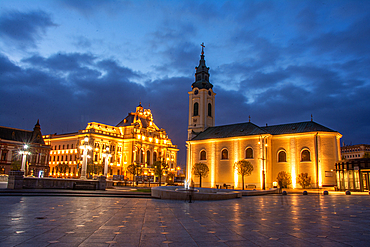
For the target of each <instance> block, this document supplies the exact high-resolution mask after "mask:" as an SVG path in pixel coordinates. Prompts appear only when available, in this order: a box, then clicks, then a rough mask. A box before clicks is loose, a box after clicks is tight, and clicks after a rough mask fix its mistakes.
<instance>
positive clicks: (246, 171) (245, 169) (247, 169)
mask: <svg viewBox="0 0 370 247" xmlns="http://www.w3.org/2000/svg"><path fill="white" fill-rule="evenodd" d="M234 169H235V170H236V171H237V172H238V174H239V175H241V176H242V185H243V187H242V188H243V190H244V176H250V175H251V173H252V171H253V165H252V164H251V163H250V162H249V161H246V160H239V161H238V162H235V164H234Z"/></svg>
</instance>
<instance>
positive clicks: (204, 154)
mask: <svg viewBox="0 0 370 247" xmlns="http://www.w3.org/2000/svg"><path fill="white" fill-rule="evenodd" d="M206 159H207V153H206V151H204V150H202V151H201V152H200V160H206Z"/></svg>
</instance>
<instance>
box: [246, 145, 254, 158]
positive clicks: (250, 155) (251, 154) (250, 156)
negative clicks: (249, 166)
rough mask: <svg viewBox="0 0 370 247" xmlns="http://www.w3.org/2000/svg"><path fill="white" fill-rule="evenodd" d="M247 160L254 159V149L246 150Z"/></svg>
mask: <svg viewBox="0 0 370 247" xmlns="http://www.w3.org/2000/svg"><path fill="white" fill-rule="evenodd" d="M245 158H246V159H253V149H252V148H247V149H246V150H245Z"/></svg>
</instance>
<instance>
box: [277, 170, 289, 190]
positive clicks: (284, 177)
mask: <svg viewBox="0 0 370 247" xmlns="http://www.w3.org/2000/svg"><path fill="white" fill-rule="evenodd" d="M276 179H277V181H278V183H279V187H280V188H288V185H290V184H292V176H291V175H290V173H289V172H285V171H281V172H279V173H278V175H277V178H276Z"/></svg>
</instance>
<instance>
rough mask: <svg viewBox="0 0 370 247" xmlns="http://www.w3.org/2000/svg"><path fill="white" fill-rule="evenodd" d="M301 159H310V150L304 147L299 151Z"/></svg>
mask: <svg viewBox="0 0 370 247" xmlns="http://www.w3.org/2000/svg"><path fill="white" fill-rule="evenodd" d="M301 161H311V154H310V151H309V150H307V149H305V150H303V151H302V153H301Z"/></svg>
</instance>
